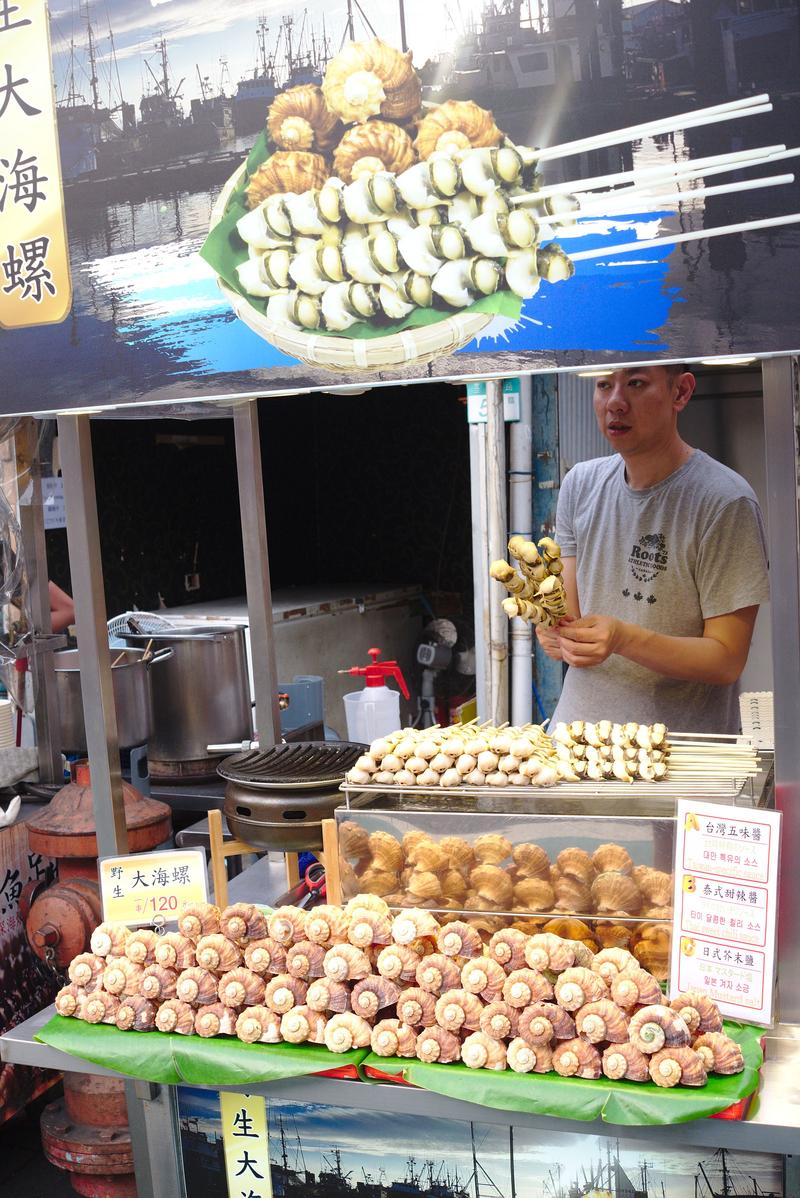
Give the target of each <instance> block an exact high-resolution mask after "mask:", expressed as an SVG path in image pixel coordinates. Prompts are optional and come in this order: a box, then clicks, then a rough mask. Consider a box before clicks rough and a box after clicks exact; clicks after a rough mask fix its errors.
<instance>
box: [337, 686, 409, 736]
mask: <svg viewBox="0 0 800 1198" xmlns="http://www.w3.org/2000/svg"><path fill="white" fill-rule="evenodd" d="M344 711H345V716H346V717H347V739H348V740H354V741H358V742H359V743H361V744H364V745H368V744H369V743H370V741H373V740H376V739H377V737H379V736H387V735H388V734H389V733H390V732H396V731H397V729H398V728H399V727H400V693H399V691H393V690H390V689H389V687H388V686H365V687H364V689H363V690H361V691H351V692H350V694H349V695H345V696H344Z"/></svg>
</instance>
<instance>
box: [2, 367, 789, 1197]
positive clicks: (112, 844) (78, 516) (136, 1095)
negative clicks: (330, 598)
mask: <svg viewBox="0 0 800 1198" xmlns="http://www.w3.org/2000/svg"><path fill="white" fill-rule="evenodd" d="M796 394H797V379H796V363H795V361H794V359H792V358H790V357H779V358H774V359H768V360H765V361H764V363H763V395H764V422H765V446H766V460H767V485H768V505H767V515H768V524H769V555H770V570H771V580H772V592H773V593H772V612H773V627H774V629H776V630H780V633H779V635H774V636H773V646H774V647H773V658H774V691H775V782H776V787H775V789H776V804H777V806H778V808H779V809H780V810H782V811H783V814H784V829H783V860H784V863H785V868H784V869H783V870H782V873H781V895H780V901H781V910H782V912H783V918H782V921H781V929H782V938H781V942H780V945H779V962H780V978H779V985H780V1010H781V1015H782V1018H783V1020H784V1022H783V1023H781V1024H780V1025H778V1027H777V1028H776V1029H775V1030H774V1031H773V1032H770V1033H767V1037H766V1040H767V1059H766V1063H765V1066H764V1071H763V1075H762V1094H761V1096H760V1097H759V1098H757V1099H756V1103H755V1107H754V1110H753V1112H752V1115H751V1118H750V1119H749V1120H748V1121H747V1122H745V1123H729V1122H726V1121H724V1120H711V1119H706V1120H701V1121H698V1122H695V1123H690V1124H680V1125H677V1126H674V1127H661V1128H659V1129H658V1132H657V1134H658V1135H659V1137H660V1138H662V1139H663V1140H664V1142H665V1143H667V1142H674V1143H675V1144H676V1146H677V1144H679V1143H680V1144H686V1145H702V1146H704V1147H711V1148H716V1147H737V1148H745V1149H747V1148H749V1149H750V1150H752V1151H755V1152H774V1153H780V1154H782V1155H783V1156H784V1159H785V1166H784V1168H785V1194H786V1198H790V1196H791V1198H794V1196H795V1195H797V1194H800V1155H793V1153H794V1152H796V1151H797V1149H798V1147H799V1146H800V1085H799V1084H798V1076H800V937H798V936H796V935H794V936H792V935H791V916H792V914H793V913H800V871H798V870H797V869H796V868H793V867H792V865H791V864H789V863H792V862H794V860H795V859H796V858H797V856H798V850H800V736H798V728H800V537H799V536H798V533H799V531H800V530H799V529H798V503H797V498H798V491H797V483H798V478H797V445H796V412H795V404H796ZM502 404H503V398H502V390H501V384H500V382H499V380H491V381H489V382H488V383H487V405H488V414H489V429H488V431H489V433H490V435H491V434H492V433H494V434H495V437H494V439H495V440H499V436H500V430H502V428H503V415H502ZM155 414H157V413H154V415H155ZM89 419H90V418H89V415H88V414H73V413H70V414H66V415H61V416H59V418H58V431H59V441H60V447H61V459H62V472H63V476H64V489H65V499H66V510H67V538H68V546H69V558H70V569H71V574H72V580H73V593H74V599H75V607H76V613H77V614H76V623H77V631H78V640H79V644H80V647H81V684H82V691H83V702H84V715H85V721H86V734H87V743H88V754H89V761H90V766H91V771H92V785H93V793H94V807H95V819H96V825H97V839H98V851H99V854H100V855H101V856H102V855H109V854H114V853H124V852H125V851H126V849H127V834H126V828H125V820H124V817H123V805H122V780H121V773H120V762H119V745H118V738H117V725H116V713H115V710H114V703H113V692H112V685H111V670H110V660H109V656H108V652H107V645H108V635H107V626H106V618H107V617H106V609H105V600H104V595H103V578H102V567H101V559H100V540H99V532H98V519H97V504H96V497H95V486H94V470H93V462H92V448H91V435H90V424H89ZM233 420H234V430H235V444H236V461H237V471H238V485H239V502H240V509H241V520H242V537H243V543H244V556H245V577H246V587H247V604H248V613H249V620H250V627H251V636H252V644H253V660H254V683H255V696H256V723H257V727H258V729H259V733H260V738H261V744H262V746H266V745H269V744H274V743H275V741H276V740H277V739H278V738H279V735H280V733H279V729H280V724H279V713H278V706H277V674H276V669H275V654H274V645H273V639H272V608H271V598H270V578H269V556H268V550H267V533H266V519H265V512H264V495H263V483H262V473H261V457H260V446H259V435H258V407H257V401H256V400H247V401H244V402H242V403H241V404H237V405H236V406H235V408H234V415H233ZM497 535H498V533H497V530H495V539H496V536H497ZM40 564H41V563H40ZM45 589H46V588H45ZM490 636H491V633H490ZM489 648H490V650H491V642H490V645H489ZM45 687H46V679H45ZM495 701H496V700H495ZM47 1017H49V1013H48V1016H47ZM44 1018H45V1015H44V1013H42V1014H41V1015H40V1016H37V1017H34V1018H33V1019H30V1020H28V1021H27V1022H26V1023H25V1024H22V1025H21V1026H20V1027H18V1028H16V1029H14V1030H13V1031H12V1032H10V1033H7V1034H6V1035H5V1036H4V1037H2V1038H0V1058H1V1059H3V1060H6V1061H15V1062H18V1063H28V1064H30V1063H36V1064H38V1065H41V1066H43V1067H46V1068H54V1069H58V1070H61V1071H69V1069H70V1067H71V1066H74V1064H75V1062H74V1059H73V1058H71V1057H68V1056H67V1055H66V1054H63V1053H60V1052H57V1051H55V1050H53V1049H51V1048H49V1047H48V1046H46V1045H42V1044H39V1043H38V1042H37V1041H35V1040H34V1038H33V1037H34V1035H35V1032H36V1029H37V1026H38V1025H39V1024H40V1023H41V1022H42V1021H43V1020H44ZM80 1069H81V1071H82V1072H89V1073H107V1072H108V1071H107V1070H104V1069H101V1068H100V1067H97V1066H91V1065H88V1064H86V1063H84V1062H81V1063H80ZM311 1085H312V1086H313V1100H314V1102H315V1103H319V1102H323V1103H329V1104H331V1105H334V1106H336V1105H338V1106H351V1107H356V1108H358V1107H364V1108H365V1109H369V1110H374V1109H376V1108H380V1109H383V1110H387V1111H394V1112H402V1113H406V1114H415V1115H418V1116H420V1117H423V1118H425V1117H439V1118H452V1119H456V1120H459V1119H460V1120H470V1119H472V1120H479V1121H482V1122H486V1123H498V1124H503V1125H508V1124H509V1123H512V1124H514V1125H515V1126H527V1127H533V1128H538V1129H541V1130H543V1131H546V1130H549V1131H555V1130H558V1131H573V1132H579V1133H581V1132H582V1133H584V1134H585V1133H586V1132H587V1131H588V1130H589V1129H590V1128H591V1131H592V1132H594V1133H597V1134H608V1135H613V1136H619V1134H620V1129H619V1128H618V1127H617V1126H616V1125H614V1124H604V1123H600V1122H595V1123H592V1124H590V1125H587V1124H586V1123H580V1122H573V1121H569V1120H562V1119H554V1118H552V1117H548V1116H539V1115H529V1116H525V1115H519V1114H517V1113H514V1114H513V1115H512V1114H510V1113H507V1112H503V1111H496V1110H492V1109H489V1108H484V1107H479V1106H474V1105H471V1104H469V1103H465V1102H461V1101H460V1100H456V1099H446V1098H443V1097H441V1096H439V1095H432V1094H428V1093H427V1092H425V1091H420V1090H409V1089H407V1088H406V1087H403V1086H398V1085H370V1086H366V1085H364V1084H363V1083H360V1082H347V1081H338V1080H337V1081H332V1080H326V1079H322V1078H318V1077H315V1078H313V1080H312V1081H311ZM248 1090H249V1091H254V1092H259V1093H263V1094H265V1095H267V1096H268V1097H270V1098H271V1099H273V1100H276V1101H279V1100H285V1101H289V1100H291V1101H295V1102H302V1101H304V1100H306V1099H308V1098H309V1079H303V1080H296V1081H292V1082H282V1083H273V1084H271V1085H269V1086H261V1087H248ZM126 1093H127V1098H128V1111H129V1120H130V1126H131V1138H132V1142H133V1148H134V1160H135V1168H136V1179H137V1185H138V1188H139V1195H140V1198H179V1196H181V1195H185V1193H186V1189H185V1183H184V1178H183V1165H182V1156H181V1144H180V1129H179V1125H178V1114H177V1099H176V1093H175V1090H174V1088H171V1087H166V1086H159V1085H154V1084H152V1083H150V1082H140V1081H134V1080H128V1081H127V1083H126ZM623 1134H624V1135H625V1136H626V1137H627V1136H629V1137H631V1138H634V1139H635V1138H642V1137H645V1136H651V1137H652V1135H653V1134H654V1129H653V1128H650V1127H643V1128H628V1127H626V1128H625V1130H624V1133H623Z"/></svg>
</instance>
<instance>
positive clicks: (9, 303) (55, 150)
mask: <svg viewBox="0 0 800 1198" xmlns="http://www.w3.org/2000/svg"><path fill="white" fill-rule="evenodd" d="M49 68H50V35H49V26H48V15H47V5H46V3H45V0H25V2H24V3H23V2H22V0H20V2H19V3H17V4H14V3H12V2H11V0H3V2H2V3H0V327H2V328H5V329H20V328H26V327H29V326H31V325H43V324H55V323H58V322H59V321H61V320H63V319H64V317H65V316H66V315H67V313H68V312H69V310H70V306H71V303H72V285H71V279H70V260H69V246H68V244H67V230H66V218H65V212H64V200H63V194H62V187H61V166H60V158H59V136H58V123H57V119H56V104H55V94H54V91H53V81H52V77H51V73H50V69H49Z"/></svg>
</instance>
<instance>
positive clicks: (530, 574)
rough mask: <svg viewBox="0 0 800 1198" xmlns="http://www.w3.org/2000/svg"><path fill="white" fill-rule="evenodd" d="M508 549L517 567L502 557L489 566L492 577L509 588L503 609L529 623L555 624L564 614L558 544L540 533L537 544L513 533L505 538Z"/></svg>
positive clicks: (564, 599)
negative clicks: (540, 536)
mask: <svg viewBox="0 0 800 1198" xmlns="http://www.w3.org/2000/svg"><path fill="white" fill-rule="evenodd" d="M508 552H509V555H510V556H511V557H513V558H514V560H515V561H516V562H517V569H516V570H515V569H514V567H513V566H512V565H511V564H510V563H509V562H506V561H503V559H502V558H500V559H499V560H498V561H496V562H492V564H491V566H490V567H489V574H490V575H491V577H492V578H494V579H495V580H496V581H497V582H500V583H502V584H503V586H504V587H505V588H506V590H507V591H508V592H509V598H508V599H504V600H503V611H504V612H505V613H506V615H507V616H508V617H509V619H513V617H514V616H519V618H520V619H522V620H524V621H525V622H526V623H528V624H544V625H545V626H546V627H551V626H552V625H554V624H557V623H558V621H559V620H560V619H561V618H562V617H563V616H565V615H566V614H567V592H566V590H565V589H564V583H563V582H562V581H561V571H562V570H563V568H564V566H563V563H562V561H561V546H560V545H558V544H557V543H556V542H555V541H554V540H553V539H552V537H542V539H541V541H539V545H538V548H537V546H536V545H534V543H533V541H526V540H525V538H524V537H520V536H515V537H512V538H511V540H510V541H509V542H508ZM517 571H519V573H518V572H517Z"/></svg>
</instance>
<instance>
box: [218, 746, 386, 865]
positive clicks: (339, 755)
mask: <svg viewBox="0 0 800 1198" xmlns="http://www.w3.org/2000/svg"><path fill="white" fill-rule="evenodd" d="M364 751H365V746H364V745H358V744H352V743H350V742H349V741H330V742H329V741H304V742H298V743H297V744H289V745H275V746H274V747H273V748H271V749H265V750H264V751H263V752H262V751H261V750H260V749H251V750H250V751H249V752H247V753H237V754H236V755H235V756H234V757H226V758H225V760H224V761H223V762H221V763H220V765H219V766H218V767H217V773H218V774H219V775H220V776H221V777H222V778H224V779H225V780H226V782H227V786H226V787H225V804H224V807H223V811H224V813H225V818H226V820H227V821H228V827H229V828H230V830H231V832H232V833H233V835H234V836H236V837H238V838H239V839H240V840H243V841H245V842H246V843H247V844H252V845H256V846H257V847H258V848H263V849H281V850H283V851H284V852H300V851H302V850H304V849H312V850H313V849H321V848H322V821H323V820H324V819H330V818H331V816H332V815H333V812H334V809H335V808H336V807H338V805H339V802H340V795H339V787H340V786H341V784H342V782H343V781H344V776H345V774H346V773H347V771H348V770H349V769H351V768H352V767H353V766H354V765H355V763H356V761H357V759H358V758H359V757H360V756H361V754H362V753H363V752H364Z"/></svg>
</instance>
